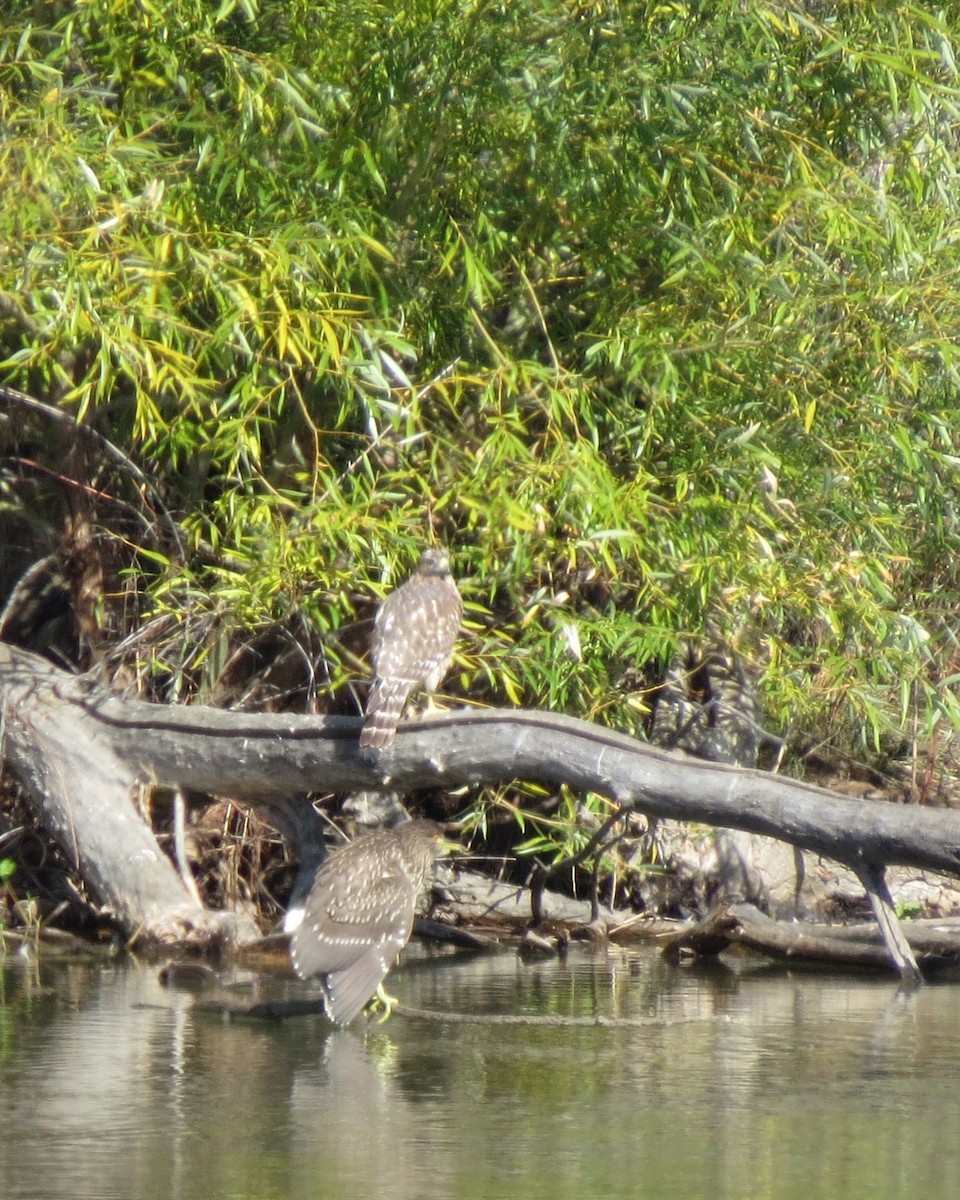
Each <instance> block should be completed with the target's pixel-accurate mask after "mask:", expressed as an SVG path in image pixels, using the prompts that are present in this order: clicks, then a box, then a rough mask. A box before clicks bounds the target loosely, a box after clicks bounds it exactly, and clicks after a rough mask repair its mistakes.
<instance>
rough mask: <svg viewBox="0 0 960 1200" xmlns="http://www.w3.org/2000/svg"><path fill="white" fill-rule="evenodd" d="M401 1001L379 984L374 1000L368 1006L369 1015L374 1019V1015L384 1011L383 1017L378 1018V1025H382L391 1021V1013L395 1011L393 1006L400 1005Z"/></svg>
mask: <svg viewBox="0 0 960 1200" xmlns="http://www.w3.org/2000/svg"><path fill="white" fill-rule="evenodd" d="M399 1003H400V1001H399V1000H398V999H397V998H396V996H391V995H390V994H389V993H388V992H387V991H386V989H385V988H384V986H383V984H382V983H378V984H377V990H376V991H375V992H374V994H373V999H372V1000H371V1001H370V1003H369V1004H368V1005H367V1015H368V1016H370V1017H372V1016H373V1015H374V1013H377V1012H379V1011H380V1009H381V1008H382V1009H383V1015H382V1016H381V1017H378V1018H377V1024H378V1025H382V1024H383V1023H384V1021H387V1020H389V1018H390V1013H391V1012H392V1011H393V1006H394V1005H395V1004H399Z"/></svg>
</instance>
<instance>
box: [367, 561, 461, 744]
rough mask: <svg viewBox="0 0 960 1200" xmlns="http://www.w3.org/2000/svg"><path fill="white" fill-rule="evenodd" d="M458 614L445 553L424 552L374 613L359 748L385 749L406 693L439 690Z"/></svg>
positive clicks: (457, 598) (450, 655) (457, 629)
mask: <svg viewBox="0 0 960 1200" xmlns="http://www.w3.org/2000/svg"><path fill="white" fill-rule="evenodd" d="M462 615H463V604H462V602H461V600H460V593H459V592H458V591H457V585H456V584H455V583H454V582H453V579H452V578H451V576H450V560H449V559H448V558H447V555H446V554H445V553H444V551H443V550H440V549H437V548H431V549H429V550H424V552H423V554H422V555H421V556H420V562H419V565H418V566H417V569H416V571H415V572H414V573H413V575H411V576H410V578H409V579H408V580H407V582H406V583H404V584H403V585H402V586H401V587H398V588H397V589H396V591H394V592H391V593H390V595H389V596H387V598H386V599H385V600H384V602H383V603H382V604H381V605H380V608H379V609H378V610H377V616H376V620H375V621H374V625H373V644H372V647H371V652H370V655H371V660H372V663H373V686H372V687H371V689H370V694H369V695H368V697H367V709H366V718H365V719H364V722H363V731H362V732H361V734H360V745H361V746H372V747H373V748H374V749H375V750H383V749H384V748H385V747H387V746H389V745H390V744H391V743H392V741H393V738H394V735H395V734H396V732H397V724H398V722H399V720H400V714H401V713H402V712H403V706H404V704H406V702H407V697H408V696H409V695H410V693H411V692H412V691H414V689H416V688H422V689H423V690H424V691H425V692H426V693H427V694H428V695H429V694H430V693H431V692H435V691H436V690H437V688H438V687H439V686H440V681H441V679H443V677H444V675H446V673H447V670H448V669H449V667H450V663H451V661H452V659H453V648H454V646H455V645H456V642H457V635H458V633H459V632H460V619H461V617H462Z"/></svg>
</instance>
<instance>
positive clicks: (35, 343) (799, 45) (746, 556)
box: [0, 0, 960, 749]
mask: <svg viewBox="0 0 960 1200" xmlns="http://www.w3.org/2000/svg"><path fill="white" fill-rule="evenodd" d="M953 24H954V22H953V21H952V20H951V17H950V14H949V13H948V12H946V11H943V12H941V11H940V10H934V9H933V8H930V7H927V6H921V5H911V4H887V5H882V6H872V5H862V4H859V3H857V2H856V0H848V2H846V3H833V4H831V3H816V4H814V3H804V2H802V0H796V2H794V3H789V2H788V3H776V4H774V3H760V2H751V3H748V4H743V3H741V2H740V0H725V2H723V3H718V4H714V5H709V6H699V5H683V4H662V3H656V4H654V3H649V4H647V3H637V4H629V5H617V4H615V3H605V2H599V3H591V4H584V5H574V4H571V3H558V2H555V0H520V2H511V3H499V2H493V0H412V2H411V3H410V4H407V5H405V6H403V7H402V9H400V10H397V9H396V6H394V5H389V4H383V3H376V2H374V0H359V2H357V0H350V3H346V0H329V2H328V3H324V4H322V5H318V4H315V3H312V2H310V0H285V2H284V3H283V4H278V3H273V2H270V0H259V2H258V0H243V2H236V0H224V3H222V4H221V5H219V7H217V6H211V5H208V4H205V3H201V2H200V0H158V2H156V3H152V4H143V3H141V2H140V0H109V2H108V0H84V3H80V4H75V5H61V4H57V3H49V4H47V3H41V2H40V0H34V2H28V0H10V2H9V3H7V4H6V5H5V6H4V12H3V15H2V16H0V121H2V123H3V129H4V136H3V139H2V141H0V181H2V185H3V195H4V205H3V209H2V212H0V367H2V377H0V378H2V381H3V382H5V383H6V384H7V385H8V386H9V387H12V388H15V389H17V390H18V391H20V392H22V393H25V394H27V395H29V396H31V397H34V398H35V399H38V400H40V401H41V402H42V403H43V404H45V405H47V406H50V408H52V409H56V411H57V412H58V413H59V414H60V416H59V417H55V416H54V415H53V414H52V413H47V412H45V411H44V410H42V409H37V408H34V409H31V410H28V409H27V408H25V407H24V404H23V403H22V402H20V401H17V400H16V399H15V398H14V397H12V396H11V395H9V394H8V395H7V397H6V399H5V413H6V415H7V418H8V419H7V420H6V421H5V423H4V425H3V426H2V429H0V437H2V440H3V454H4V457H5V469H4V473H3V478H2V481H0V486H2V488H3V492H4V499H5V504H4V513H3V522H4V532H5V534H6V537H5V539H4V540H5V543H6V545H5V549H4V551H3V556H2V560H0V572H2V574H3V576H4V579H5V588H6V590H9V588H10V586H11V585H12V583H13V581H14V580H15V579H16V578H17V577H19V576H20V575H21V574H22V573H23V571H24V569H25V568H26V567H27V566H28V565H29V564H30V563H31V562H32V561H33V560H34V559H35V558H36V557H38V556H39V555H40V554H41V553H44V552H48V551H51V550H58V549H59V551H60V553H61V555H65V557H66V558H67V559H68V560H69V561H70V562H71V563H73V564H74V567H75V569H74V573H73V579H72V586H73V588H74V592H75V593H82V594H83V597H85V602H86V610H87V611H86V623H85V625H84V629H83V633H84V636H85V638H86V640H87V643H88V646H90V647H91V651H90V653H91V655H92V656H93V657H102V656H104V655H109V654H111V653H113V652H114V651H115V649H116V646H117V644H118V643H119V642H120V641H121V639H122V638H123V636H124V635H126V634H128V633H129V632H131V631H135V630H137V631H141V632H142V631H143V630H146V629H149V630H150V631H151V636H150V637H141V638H140V640H139V641H137V642H135V643H134V645H133V649H132V650H131V649H130V645H129V644H128V645H127V648H126V649H125V651H124V652H123V653H124V654H125V655H126V657H127V660H128V661H132V662H133V663H134V665H135V667H136V675H135V677H134V678H135V682H136V685H137V687H139V688H140V689H141V690H143V691H145V692H147V693H149V694H152V695H156V696H159V697H163V698H182V697H190V696H195V695H199V696H201V697H207V698H210V697H213V698H214V699H225V700H235V699H236V698H237V697H238V695H239V694H240V693H242V691H243V688H242V686H241V685H240V684H239V683H238V682H237V674H238V671H237V658H236V655H237V647H238V645H240V644H243V645H246V646H248V647H249V646H250V645H253V644H254V643H253V640H252V639H254V638H255V637H256V636H261V637H262V638H264V639H267V638H268V635H269V636H273V635H274V634H276V637H277V638H278V639H279V641H278V642H277V644H280V643H282V644H284V645H286V644H287V643H286V642H285V641H284V637H285V635H286V633H288V632H289V631H290V630H291V629H293V630H294V631H295V632H296V633H297V636H298V637H299V636H300V635H301V634H302V637H303V638H306V639H307V643H306V644H307V648H308V650H309V654H308V657H309V658H310V660H311V663H312V664H313V674H312V675H310V676H309V680H308V682H307V683H306V684H303V685H302V686H301V683H298V685H297V686H298V689H299V690H297V698H298V701H299V700H300V699H302V693H303V690H304V688H306V690H307V691H312V693H313V697H314V702H316V703H318V704H319V705H320V706H322V707H326V708H334V709H336V708H338V707H339V708H340V709H341V710H343V711H346V710H347V709H349V708H350V707H351V705H352V703H353V700H352V694H351V691H350V684H351V681H352V680H353V678H355V676H356V674H357V670H358V667H357V659H356V655H357V652H358V646H359V639H358V637H357V636H356V630H355V626H356V624H357V621H358V620H359V619H360V618H362V617H363V616H364V615H366V612H367V610H366V609H365V608H364V606H363V604H362V603H361V602H360V600H359V599H358V597H360V596H362V595H366V596H373V595H376V594H378V593H379V592H382V590H383V588H384V586H385V585H386V583H387V580H388V579H389V578H391V577H392V576H394V575H395V573H396V572H397V571H398V570H399V569H401V564H402V565H407V564H409V563H411V562H412V561H413V560H414V558H415V546H416V545H417V544H419V543H421V542H422V541H423V540H424V539H426V538H427V537H430V536H436V537H439V538H441V539H442V540H444V541H446V542H447V543H449V544H450V546H451V548H452V550H453V553H454V558H455V560H456V563H457V572H458V574H459V576H460V577H461V579H462V581H463V586H464V591H465V593H466V595H467V598H468V601H469V618H470V622H471V625H472V629H473V634H474V637H473V639H472V641H471V642H470V643H468V644H467V645H466V646H465V648H464V650H463V653H462V655H461V658H460V660H459V675H458V678H457V680H456V681H455V685H454V687H455V690H457V691H459V692H461V693H462V694H464V695H467V696H470V697H472V698H474V699H476V700H480V701H485V702H491V701H492V702H495V703H503V702H504V701H506V702H509V703H512V704H525V705H539V706H543V707H550V708H553V709H559V710H565V711H567V712H571V713H574V714H577V715H582V716H587V717H590V718H592V719H598V720H601V721H603V722H606V723H608V724H610V725H611V726H613V727H615V728H619V729H623V730H627V731H636V730H637V729H639V728H640V727H641V726H642V724H643V720H644V715H645V712H646V709H647V707H648V694H647V690H646V689H647V688H648V686H649V685H650V681H651V680H654V681H655V680H656V679H657V678H658V672H662V669H663V666H664V665H665V663H666V662H668V661H669V660H670V658H671V655H672V654H673V653H674V651H675V650H676V648H677V647H678V646H679V645H680V643H681V642H682V641H684V640H685V639H690V638H693V639H696V638H697V637H699V636H700V635H701V634H702V633H703V631H704V629H705V628H706V626H707V624H708V622H709V624H710V627H711V629H712V630H714V631H715V632H718V633H719V636H720V637H721V638H723V639H724V640H725V641H726V642H728V643H729V644H730V645H732V646H733V647H735V648H736V649H738V650H739V651H740V652H741V653H742V654H743V655H744V657H745V658H746V659H747V660H748V661H749V662H750V664H751V666H752V668H753V670H754V672H755V674H756V675H757V677H758V680H759V686H760V688H761V692H762V696H763V699H764V704H765V706H766V717H765V719H766V721H767V722H768V724H769V725H770V727H771V728H773V729H775V730H779V731H780V732H785V731H786V732H797V731H800V732H801V733H804V734H806V735H808V736H809V737H810V738H811V739H815V740H818V739H833V740H834V741H836V742H837V743H838V744H840V745H842V746H848V747H849V746H854V747H856V746H858V745H863V744H865V745H866V746H868V747H873V748H874V749H876V748H878V747H880V746H881V745H882V746H885V747H886V748H890V747H891V746H892V747H897V746H899V745H900V744H901V743H904V742H907V741H909V742H913V740H914V739H915V738H916V737H917V736H929V735H931V734H933V733H934V732H935V731H936V730H937V729H938V726H941V725H942V726H943V727H944V728H948V729H952V727H953V723H954V722H955V720H956V716H957V711H956V704H955V701H954V698H953V695H952V691H951V689H950V686H949V683H950V677H951V676H952V674H953V673H954V671H955V669H956V649H955V647H956V631H957V620H956V616H955V612H956V603H955V600H956V595H957V580H956V571H957V568H956V562H957V561H958V556H957V553H956V551H957V529H956V520H955V511H956V506H957V499H958V485H957V467H958V464H960V453H958V448H957V445H956V441H957V436H958V435H957V429H958V427H960V425H958V420H957V416H958V414H957V411H956V399H955V397H956V394H957V383H958V375H957V356H958V351H957V346H958V344H960V339H958V334H960V306H958V305H957V302H956V294H957V266H958V244H960V243H958V239H957V237H956V229H957V221H958V203H960V201H958V195H960V189H958V187H957V179H956V175H957V167H958V162H960V151H958V145H957V140H956V128H957V103H958V97H960V90H958V81H957V68H956V62H955V57H954V54H955V47H956V37H955V33H954V30H953V28H952V26H953ZM64 416H66V417H68V418H69V419H70V420H71V421H75V422H76V423H77V424H78V426H79V427H80V428H82V429H83V430H89V431H92V432H91V433H90V434H89V435H88V434H84V435H83V438H86V441H84V442H83V447H82V452H76V453H74V452H72V451H71V454H70V455H68V457H67V458H64V457H63V455H64V453H65V451H64V448H63V447H64V443H62V442H61V441H59V440H58V437H55V436H53V435H52V434H51V430H52V429H53V428H54V426H56V427H57V428H60V427H61V425H62V421H63V418H64ZM94 435H98V436H99V437H100V438H101V439H105V441H96V439H95V437H94ZM91 438H93V439H94V440H92V441H91V440H90V439H91ZM81 440H82V439H81ZM107 444H109V445H112V446H113V447H114V448H116V449H117V450H118V451H119V452H120V453H119V457H117V456H114V457H112V458H109V459H107V458H105V456H104V446H105V445H107ZM65 464H66V465H65ZM131 466H135V467H136V468H137V470H139V471H140V472H142V478H143V479H146V480H147V481H149V485H150V486H149V489H147V487H146V485H145V484H144V483H143V481H142V479H138V478H137V477H136V476H134V475H132V474H131V470H130V468H131ZM131 510H133V514H134V515H133V516H131ZM65 512H66V514H67V517H68V519H66V520H65V518H64V513H65ZM65 541H66V543H67V544H66V545H65V544H64V543H65ZM77 564H79V565H77ZM120 597H122V605H121V601H120V599H119V598H120ZM278 630H279V631H284V633H283V636H281V634H277V632H276V631H278ZM305 631H309V633H307V632H305ZM265 644H266V643H265V641H263V640H261V641H260V642H258V643H256V645H257V647H258V648H259V649H263V647H264V645H265ZM298 644H301V645H302V644H304V643H303V642H302V641H301V642H300V643H298ZM246 665H247V666H249V663H247V664H246ZM231 671H233V672H234V674H232V675H231ZM239 674H241V675H242V672H239ZM278 702H279V701H278Z"/></svg>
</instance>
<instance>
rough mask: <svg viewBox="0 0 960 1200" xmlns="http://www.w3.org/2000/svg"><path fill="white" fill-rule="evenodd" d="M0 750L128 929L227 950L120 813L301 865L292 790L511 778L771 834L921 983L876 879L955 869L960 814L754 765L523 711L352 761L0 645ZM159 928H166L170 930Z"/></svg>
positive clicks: (465, 718) (241, 717) (266, 720)
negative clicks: (238, 830)
mask: <svg viewBox="0 0 960 1200" xmlns="http://www.w3.org/2000/svg"><path fill="white" fill-rule="evenodd" d="M0 705H2V719H3V723H4V726H3V739H4V741H3V746H4V757H5V759H6V760H7V762H8V763H9V764H10V765H11V766H12V767H13V769H14V770H15V772H16V773H17V774H18V776H19V778H20V779H21V780H22V782H23V783H24V784H25V786H26V787H27V789H28V790H29V792H30V793H31V795H32V796H33V797H34V799H35V801H36V803H37V804H38V806H39V807H40V808H41V810H42V812H43V813H44V816H45V819H46V821H47V823H48V825H49V826H50V828H51V829H52V830H53V832H54V833H55V834H56V836H57V837H58V839H59V840H60V842H61V844H62V845H63V846H64V848H65V849H66V850H67V851H68V853H70V854H71V855H72V857H73V859H74V861H75V862H76V864H77V866H78V867H79V869H80V871H81V872H82V874H83V876H84V878H85V879H86V880H87V882H88V884H89V885H90V886H91V887H92V888H93V889H94V890H95V891H96V892H97V894H98V895H100V896H101V897H102V898H104V899H105V900H106V902H107V903H109V904H111V905H112V906H113V907H114V908H115V910H116V913H117V916H118V918H119V919H120V920H121V922H122V923H123V924H124V925H125V927H127V928H128V929H131V930H132V929H137V928H142V929H143V930H144V932H145V934H146V935H147V936H149V937H152V938H159V939H160V940H174V941H176V940H179V939H180V933H181V931H182V930H185V929H186V928H187V927H188V926H192V927H195V928H196V929H197V930H198V931H199V936H205V937H214V938H225V937H228V936H232V937H234V938H236V939H237V940H239V941H240V942H245V941H248V940H250V938H251V937H252V936H253V932H252V929H251V928H250V926H249V923H247V924H244V923H243V921H242V920H241V919H239V918H232V917H229V916H227V915H224V914H211V913H207V912H205V911H204V910H202V909H198V908H197V906H196V904H195V902H194V901H193V900H192V899H191V898H190V897H189V895H188V893H187V891H186V889H185V888H184V886H183V883H182V881H181V880H180V878H179V876H178V875H177V872H176V871H175V869H174V868H173V867H172V865H171V864H170V863H169V862H168V860H167V859H166V858H165V856H164V855H163V854H161V853H160V851H159V850H158V848H157V845H156V842H155V841H154V839H153V836H152V833H151V831H150V829H149V827H148V826H147V825H146V823H145V822H144V821H143V820H142V818H141V817H140V814H139V813H138V810H137V808H136V805H135V797H136V794H137V789H138V788H140V787H143V786H145V785H154V786H160V787H168V788H178V787H182V788H187V789H191V790H193V791H197V792H205V793H214V794H219V795H226V796H231V797H234V798H236V799H239V800H244V801H246V802H248V803H250V804H251V805H254V806H258V807H261V808H264V809H266V810H268V812H267V815H268V817H272V818H273V819H274V820H275V821H276V822H277V823H278V824H279V825H280V826H281V829H282V831H283V832H285V833H287V834H288V835H289V836H291V837H293V838H294V839H296V840H297V841H298V842H299V844H300V848H301V851H302V852H303V853H304V856H305V858H306V859H307V861H308V862H309V861H312V862H314V863H315V861H316V858H317V854H318V849H317V848H318V846H319V845H320V842H321V837H320V829H319V818H317V817H316V815H315V814H314V813H313V810H312V808H311V806H310V805H309V803H308V802H307V801H306V800H305V799H303V798H302V797H303V794H304V793H307V792H310V791H316V790H324V791H330V792H351V791H356V790H358V789H363V788H383V787H385V786H387V785H389V786H390V787H391V788H393V789H394V790H396V791H398V792H400V793H403V792H407V791H411V790H413V789H416V788H424V787H443V788H448V789H450V788H457V787H462V786H464V785H471V784H497V783H503V782H508V781H510V780H515V779H527V780H537V781H540V782H543V783H546V784H548V785H552V786H557V785H560V784H568V785H569V786H571V787H572V788H575V789H580V790H584V791H593V792H597V793H600V794H603V795H606V796H609V797H611V798H612V799H613V800H615V801H617V802H618V803H619V804H621V805H623V806H624V807H626V808H632V809H636V810H638V811H642V812H644V813H646V814H647V815H649V816H655V817H669V818H674V819H677V820H681V821H697V822H704V823H707V824H710V825H715V826H726V827H729V828H734V829H741V830H746V831H749V832H753V833H758V834H762V835H765V836H768V837H773V838H779V839H781V840H783V841H786V842H789V843H792V844H793V845H794V846H798V847H802V848H804V849H808V850H811V851H814V852H816V853H819V854H823V855H826V856H828V857H831V858H833V859H836V860H838V861H839V862H841V863H844V864H846V865H848V866H849V867H851V868H852V869H853V870H854V871H856V872H857V874H858V875H859V877H860V879H861V880H862V881H863V883H864V886H865V888H866V890H867V892H868V894H869V895H870V897H871V902H872V903H873V905H874V910H875V912H876V913H877V914H878V916H879V918H880V920H881V929H882V932H883V935H884V939H885V943H886V946H887V951H888V953H889V954H890V955H891V958H892V961H893V962H894V964H895V965H896V967H897V969H898V970H899V971H900V973H901V974H902V975H903V976H904V978H907V979H911V978H912V979H916V978H918V977H919V969H918V967H917V964H916V961H915V958H914V956H913V953H912V951H911V949H910V946H909V944H908V943H907V941H906V939H905V938H904V937H903V935H902V931H901V930H900V926H899V922H898V921H897V918H896V916H895V914H894V911H893V906H892V904H891V902H890V897H889V894H888V893H887V889H886V884H885V880H884V868H885V867H886V866H887V865H889V864H902V865H905V866H912V867H918V868H921V869H924V868H926V869H930V870H936V871H943V872H948V873H950V874H953V875H958V874H960V813H955V812H950V811H944V810H931V809H925V808H917V807H905V806H900V805H894V804H889V803H883V802H874V803H870V804H865V803H862V802H859V801H856V800H850V799H848V798H845V797H842V796H838V795H836V794H833V793H830V792H828V791H826V790H824V789H821V788H816V787H811V786H808V785H806V784H803V783H798V782H796V781H793V780H788V779H785V778H783V777H781V776H775V775H771V774H766V773H763V772H759V771H752V770H743V769H739V768H735V767H730V766H725V765H721V764H717V763H710V762H704V761H702V760H699V759H695V758H692V757H689V756H687V755H685V754H683V753H681V752H675V751H666V750H659V749H656V748H653V747H651V746H649V745H646V744H645V743H642V742H639V741H636V740H635V739H633V738H630V737H628V736H626V735H623V734H619V733H615V732H612V731H610V730H607V729H603V728H601V727H598V726H595V725H591V724H590V723H588V722H586V721H581V720H577V719H575V718H572V717H566V716H559V715H556V714H552V713H546V712H536V711H525V710H509V711H504V710H484V711H474V710H459V711H455V712H448V713H443V714H439V715H433V716H431V717H429V718H428V719H423V720H419V721H407V722H404V723H403V724H401V726H400V730H399V732H398V735H397V738H396V741H395V743H394V745H393V746H392V747H391V748H390V750H389V751H386V752H383V753H377V752H373V751H369V750H366V751H365V750H361V749H360V747H359V745H358V740H357V739H358V734H359V729H360V721H359V719H354V718H347V717H329V718H319V717H311V716H293V715H277V714H256V715H251V714H244V713H237V712H228V711H223V710H218V709H210V708H204V707H201V706H189V707H188V706H183V707H180V706H169V707H168V706H160V705H155V704H148V703H144V702H142V701H138V700H126V699H121V698H119V697H116V696H112V695H109V694H107V693H106V692H104V691H103V690H102V689H100V688H99V687H97V686H96V685H94V684H93V683H92V682H91V681H90V680H89V679H88V678H85V677H73V676H69V675H67V674H66V673H64V672H63V671H60V670H58V669H57V668H56V667H54V666H52V665H51V664H50V663H49V662H47V661H46V660H44V659H40V658H37V657H36V656H35V655H32V654H30V653H29V652H27V651H24V650H20V649H17V648H15V647H13V646H9V645H0ZM171 921H172V923H173V928H172V929H171V928H170V925H171Z"/></svg>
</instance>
